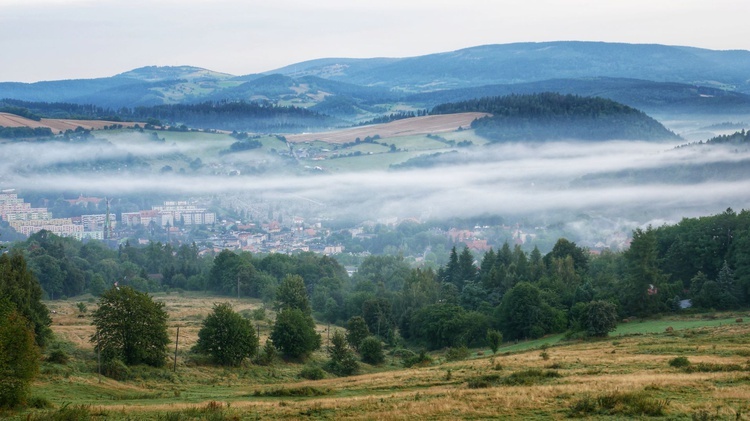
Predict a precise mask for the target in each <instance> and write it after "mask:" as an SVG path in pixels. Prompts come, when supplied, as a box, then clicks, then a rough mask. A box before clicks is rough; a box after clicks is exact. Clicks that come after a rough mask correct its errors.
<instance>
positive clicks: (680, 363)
mask: <svg viewBox="0 0 750 421" xmlns="http://www.w3.org/2000/svg"><path fill="white" fill-rule="evenodd" d="M689 365H690V360H688V359H687V357H675V358H672V359H671V360H669V366H670V367H675V368H683V367H687V366H689Z"/></svg>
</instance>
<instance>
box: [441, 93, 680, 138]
mask: <svg viewBox="0 0 750 421" xmlns="http://www.w3.org/2000/svg"><path fill="white" fill-rule="evenodd" d="M461 112H485V113H490V114H492V116H489V117H485V118H481V119H478V120H475V121H474V122H473V123H472V128H474V129H476V131H477V134H479V135H481V136H484V137H486V138H488V139H490V140H492V141H495V142H498V141H512V140H560V139H576V140H612V139H626V140H665V139H679V136H677V135H676V134H674V133H673V132H671V131H669V130H667V129H666V128H665V127H664V126H663V125H662V124H661V123H659V122H658V121H656V120H654V119H653V118H651V117H649V116H647V115H646V114H645V113H643V112H642V111H639V110H636V109H635V108H632V107H628V106H627V105H623V104H620V103H618V102H615V101H612V100H609V99H604V98H596V97H594V98H591V97H579V96H576V95H560V94H557V93H552V92H545V93H540V94H532V95H509V96H503V97H486V98H479V99H473V100H469V101H462V102H456V103H450V104H442V105H438V106H436V107H435V108H433V110H432V113H433V114H451V113H461Z"/></svg>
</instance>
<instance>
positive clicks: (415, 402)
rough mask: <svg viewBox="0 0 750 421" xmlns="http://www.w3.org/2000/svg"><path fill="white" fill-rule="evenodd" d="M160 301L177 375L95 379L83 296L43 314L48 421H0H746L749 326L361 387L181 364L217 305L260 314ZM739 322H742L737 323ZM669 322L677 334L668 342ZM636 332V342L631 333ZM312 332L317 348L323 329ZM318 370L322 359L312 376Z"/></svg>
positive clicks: (544, 354) (653, 328) (206, 301)
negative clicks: (47, 342)
mask: <svg viewBox="0 0 750 421" xmlns="http://www.w3.org/2000/svg"><path fill="white" fill-rule="evenodd" d="M154 297H155V299H156V300H159V301H163V302H164V303H165V308H166V310H167V311H168V312H169V314H170V319H169V326H170V335H171V336H172V338H173V339H174V337H175V334H176V328H177V327H178V326H179V327H180V340H179V349H178V358H177V366H176V371H172V370H173V363H174V361H173V360H172V359H171V357H170V360H169V361H168V364H167V366H166V367H164V368H161V369H154V368H148V367H135V368H132V369H131V378H130V379H129V380H127V381H116V380H113V379H109V378H106V377H101V379H100V378H99V377H98V376H97V369H96V368H97V365H96V356H95V355H94V353H93V348H92V346H91V343H90V342H89V340H88V338H90V336H91V334H92V333H93V327H92V326H91V318H90V313H91V311H93V310H94V308H95V303H92V302H90V301H89V299H88V298H87V297H83V298H77V299H71V300H67V301H55V302H50V303H48V306H49V307H50V309H52V310H55V312H56V313H55V314H54V315H53V325H52V328H53V330H54V331H55V333H56V335H57V336H58V338H59V339H60V340H61V341H62V344H61V345H60V346H61V347H62V348H63V349H65V350H66V352H68V354H69V355H70V356H71V361H70V362H68V363H67V364H52V363H48V362H45V363H44V364H43V367H42V373H41V375H40V376H39V377H38V379H37V380H36V381H35V382H34V384H33V387H32V396H33V397H35V398H44V399H46V400H48V401H49V402H50V403H51V404H52V405H53V408H51V409H27V410H24V411H21V412H19V413H2V414H0V417H1V416H6V417H8V418H15V419H51V417H53V416H61V414H64V413H66V411H67V413H68V415H70V414H74V415H75V414H78V415H81V414H83V415H81V416H84V417H89V419H102V420H104V419H106V420H119V419H169V420H182V419H185V420H187V419H269V420H270V419H334V418H335V419H361V420H369V419H384V420H405V419H410V420H414V419H443V420H449V419H566V418H569V417H571V416H581V417H592V418H594V419H597V418H601V419H613V418H615V419H616V418H642V417H644V416H645V415H646V414H650V415H653V416H660V417H663V418H664V419H686V420H689V419H750V417H749V414H750V371H749V370H750V366H749V365H748V364H749V363H750V326H749V325H748V320H750V318H749V317H748V315H747V314H732V315H728V314H727V315H724V316H725V317H721V318H716V319H707V318H702V317H700V316H691V317H686V318H672V319H665V320H653V321H650V320H649V321H647V320H644V321H636V322H631V323H628V324H624V325H621V326H620V328H619V329H621V330H619V331H615V332H613V333H612V336H610V337H609V338H604V339H599V340H593V341H562V340H561V339H562V335H558V336H551V337H547V338H542V339H539V340H535V341H526V342H519V343H517V344H516V343H508V344H505V346H503V347H501V349H500V350H499V351H498V353H497V354H496V355H494V356H493V355H491V352H490V351H489V350H487V349H482V350H476V349H475V350H472V352H471V356H470V357H469V358H468V359H466V360H462V361H452V362H448V361H445V353H444V352H436V353H432V354H431V355H432V357H433V359H434V361H433V363H432V364H431V365H428V366H425V367H418V368H409V369H405V368H403V367H402V365H401V362H400V360H399V359H398V358H396V357H394V356H392V355H390V354H388V356H387V358H386V362H385V363H384V364H383V365H381V366H377V367H374V366H369V365H366V364H362V370H361V374H359V375H356V376H351V377H343V378H337V377H335V376H332V375H328V377H327V378H325V379H322V380H316V381H311V380H304V379H302V378H301V377H299V373H300V371H301V370H302V368H303V365H302V364H299V363H294V362H285V361H278V362H276V363H274V364H273V365H271V366H256V365H252V364H247V365H245V366H242V367H237V368H223V367H216V366H213V365H211V364H210V363H208V362H206V361H205V359H200V358H196V357H195V356H193V355H192V354H190V353H189V351H188V350H189V348H190V347H191V346H192V345H193V344H195V341H196V340H197V332H198V330H199V329H200V326H201V320H202V319H203V318H204V317H205V316H206V315H207V314H208V313H209V312H210V311H211V309H212V306H213V304H214V303H218V302H227V301H228V302H230V303H232V305H233V306H234V309H235V310H236V311H238V312H240V313H242V314H248V315H249V312H251V311H253V310H255V309H257V308H259V307H261V306H262V304H261V303H260V302H258V301H256V300H249V299H248V300H246V299H236V298H234V299H231V298H225V297H208V296H203V295H192V294H187V293H186V294H177V293H173V294H157V295H155V296H154ZM77 302H84V303H86V304H87V306H88V308H89V310H88V312H87V313H86V314H87V315H86V316H85V317H78V314H79V312H78V309H77V308H76V303H77ZM266 314H267V316H268V317H267V320H264V321H260V322H258V324H257V325H258V327H259V328H260V331H261V343H263V342H264V341H265V338H266V337H267V335H268V332H269V329H270V326H272V319H273V314H272V312H270V311H267V312H266ZM737 317H744V320H746V321H745V322H741V323H737V322H735V319H736V318H737ZM253 323H254V324H255V323H256V322H255V321H253ZM665 323H667V324H668V326H669V327H672V328H673V330H672V331H671V332H665V329H666V328H665V327H664V324H665ZM681 323H682V324H681ZM631 326H637V327H638V329H635V328H632V330H630V331H628V330H627V329H626V328H628V329H630V328H631ZM318 331H319V333H321V335H322V336H323V344H324V349H325V344H326V338H327V331H326V326H322V325H321V326H318ZM174 345H175V344H174V342H173V343H172V344H171V345H170V349H171V350H170V354H171V353H172V352H174ZM675 357H685V358H687V359H688V360H689V363H690V366H689V368H676V367H672V366H670V364H669V361H670V360H672V359H674V358H675ZM326 360H327V357H326V354H325V352H324V350H321V351H318V352H316V353H315V354H314V355H313V356H312V358H311V361H312V362H311V363H312V364H317V365H322V364H323V363H324V362H325V361H326ZM76 411H77V412H76ZM78 415H76V416H78ZM711 417H714V418H711ZM58 419H78V418H58Z"/></svg>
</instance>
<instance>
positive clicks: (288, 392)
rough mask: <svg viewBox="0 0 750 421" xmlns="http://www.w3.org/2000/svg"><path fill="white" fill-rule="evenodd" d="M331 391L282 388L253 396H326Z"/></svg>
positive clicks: (312, 388)
mask: <svg viewBox="0 0 750 421" xmlns="http://www.w3.org/2000/svg"><path fill="white" fill-rule="evenodd" d="M331 392H332V391H331V389H319V388H317V387H310V386H302V387H294V388H281V389H272V390H256V391H255V392H253V396H259V397H260V396H273V397H286V396H325V395H328V394H330V393H331Z"/></svg>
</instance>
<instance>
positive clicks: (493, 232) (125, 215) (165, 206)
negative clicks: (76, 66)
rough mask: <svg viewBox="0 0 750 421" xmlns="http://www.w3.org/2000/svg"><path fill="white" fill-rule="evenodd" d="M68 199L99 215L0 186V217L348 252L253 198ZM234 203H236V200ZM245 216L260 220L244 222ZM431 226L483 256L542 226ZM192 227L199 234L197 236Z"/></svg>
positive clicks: (268, 248) (306, 223)
mask: <svg viewBox="0 0 750 421" xmlns="http://www.w3.org/2000/svg"><path fill="white" fill-rule="evenodd" d="M66 201H67V202H69V204H70V205H71V206H79V207H85V208H86V209H95V210H98V211H99V212H100V213H92V214H86V215H80V216H74V217H70V218H56V217H55V216H54V215H52V213H51V212H50V211H49V210H48V209H47V208H44V207H38V208H37V207H32V205H31V204H30V203H27V202H26V201H25V200H24V199H23V198H20V197H18V194H17V193H16V191H15V190H12V189H8V190H0V217H1V218H2V220H3V221H5V222H7V224H8V225H9V226H10V227H11V228H13V229H14V230H15V231H16V232H18V233H19V234H22V235H24V236H30V235H32V234H34V233H37V232H39V231H42V230H47V231H49V232H51V233H53V234H55V235H58V236H61V237H71V238H75V239H78V240H84V241H86V240H89V239H93V240H101V241H105V242H107V243H108V244H109V246H110V247H113V248H114V247H117V246H118V245H119V244H122V243H124V242H125V241H131V242H137V243H138V244H141V245H145V244H148V243H149V242H150V241H166V242H170V243H178V244H183V243H193V242H194V243H195V244H196V245H197V246H198V248H199V253H200V254H201V255H204V254H216V253H219V252H221V251H222V250H225V249H227V250H234V251H247V252H252V253H283V254H293V253H298V252H314V253H318V254H324V255H329V256H330V255H338V254H341V253H345V252H348V251H347V250H346V246H345V245H342V244H341V242H340V241H339V240H340V237H336V236H331V231H330V228H327V227H324V226H323V222H322V221H320V220H306V219H305V218H303V217H300V216H284V214H283V213H282V212H277V214H276V215H275V218H274V215H273V212H270V209H266V208H267V207H265V208H264V207H258V206H257V204H248V203H243V204H242V206H241V207H242V208H244V209H245V213H246V214H247V215H250V214H251V213H252V214H254V217H253V218H231V217H224V218H221V219H220V218H218V217H217V214H216V213H215V212H212V211H209V210H208V209H207V208H208V206H207V203H204V202H199V201H197V200H190V201H165V202H163V203H162V204H161V205H158V206H152V207H151V209H144V210H139V211H134V212H120V213H119V214H116V213H111V212H110V206H109V202H108V200H107V199H106V198H100V197H86V196H83V195H81V196H79V197H78V198H76V199H69V200H66ZM232 206H233V207H238V205H237V204H236V203H234V204H233V205H232ZM264 212H266V214H265V215H264V217H260V216H259V215H261V214H263V213H264ZM248 219H253V220H256V221H261V220H262V221H264V222H257V223H254V222H248ZM282 221H283V222H282ZM402 222H415V223H419V221H417V220H414V219H406V220H400V219H398V218H388V219H383V220H379V221H365V222H362V223H360V224H359V225H358V226H356V227H351V228H348V229H346V231H347V237H348V235H349V234H350V235H351V238H352V239H355V240H356V239H363V240H366V239H370V238H372V237H374V236H375V234H373V232H372V230H373V228H374V227H375V226H377V225H383V226H386V227H390V228H393V227H396V226H397V225H398V224H400V223H402ZM430 231H431V233H432V234H433V235H437V236H439V237H442V238H445V239H446V240H447V241H448V242H449V243H452V244H464V245H466V247H468V248H469V250H470V251H472V252H473V253H474V255H475V256H481V255H482V254H484V253H485V252H486V251H489V250H490V248H493V247H494V248H495V249H498V248H499V246H501V245H502V242H505V241H507V242H508V243H509V244H510V245H511V246H512V247H513V246H516V245H518V246H522V247H523V246H524V245H526V244H532V243H534V242H535V240H537V236H538V235H540V233H541V234H542V235H543V234H544V233H545V228H543V227H533V228H528V229H524V228H523V227H522V226H520V225H508V226H506V225H501V226H496V227H490V226H478V225H477V226H474V227H473V228H472V229H459V228H450V229H447V230H442V229H431V230H430ZM197 232H199V233H200V234H201V235H196V233H197ZM496 237H497V238H496ZM329 238H331V240H329ZM336 238H339V240H336ZM628 242H629V236H628V235H627V234H626V233H624V232H612V233H610V234H609V235H608V237H607V238H604V239H602V240H601V241H598V242H597V243H593V244H586V245H585V246H587V247H588V248H589V250H590V252H591V253H593V254H597V253H599V252H600V251H601V250H604V249H610V248H615V249H622V248H624V247H626V246H627V245H628ZM498 243H500V244H498ZM429 251H430V250H429V247H428V250H425V251H424V253H422V255H419V254H418V253H417V255H415V256H412V257H413V259H414V261H415V262H416V263H420V262H421V261H423V260H424V259H425V257H424V256H425V255H427V253H428V252H429ZM363 253H364V254H365V255H366V254H369V253H368V252H367V251H361V252H360V253H359V254H363Z"/></svg>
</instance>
